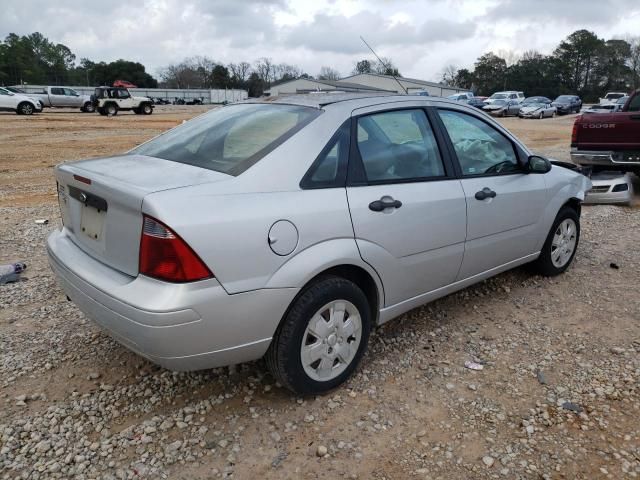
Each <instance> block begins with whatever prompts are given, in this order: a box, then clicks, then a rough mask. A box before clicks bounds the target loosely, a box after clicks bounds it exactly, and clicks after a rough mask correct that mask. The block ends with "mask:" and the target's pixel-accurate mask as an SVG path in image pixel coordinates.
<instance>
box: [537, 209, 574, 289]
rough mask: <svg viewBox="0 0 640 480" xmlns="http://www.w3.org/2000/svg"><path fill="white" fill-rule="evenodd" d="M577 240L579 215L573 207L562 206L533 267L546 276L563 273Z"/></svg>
mask: <svg viewBox="0 0 640 480" xmlns="http://www.w3.org/2000/svg"><path fill="white" fill-rule="evenodd" d="M579 241H580V217H579V216H578V213H577V212H576V211H575V210H574V209H573V208H571V207H563V208H562V209H561V210H560V212H558V215H557V216H556V219H555V221H554V222H553V226H552V227H551V231H550V232H549V235H547V239H546V241H545V242H544V245H543V247H542V251H541V252H540V256H539V257H538V259H537V260H536V261H535V262H534V267H535V268H536V270H537V271H538V272H539V273H540V274H542V275H545V276H547V277H552V276H555V275H559V274H561V273H563V272H564V271H565V270H566V269H567V268H569V265H571V262H572V261H573V257H575V254H576V250H577V249H578V243H579Z"/></svg>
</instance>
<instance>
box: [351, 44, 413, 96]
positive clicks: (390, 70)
mask: <svg viewBox="0 0 640 480" xmlns="http://www.w3.org/2000/svg"><path fill="white" fill-rule="evenodd" d="M360 40H362V43H364V44H365V45H366V46H367V48H368V49H369V50H371V53H373V54H374V55H375V56H376V58H377V59H378V61H379V62H380V63H381V64H382V66H383V67H384V68H386V69H387V71H389V72H391V76H392V77H393V79H394V80H395V81H396V82H398V85H400V88H401V89H402V90H404V93H405V95H409V91H408V90H407V89H406V88H404V85H402V83H400V80H398V78H397V77H396V76H395V75H394V74H393V70H392V69H391V68H390V67H389V65H387V64H386V63H384V62H383V61H382V59H381V58H380V57H379V56H378V54H377V53H376V52H374V51H373V48H371V45H369V44H368V43H367V41H366V40H365V39H364V38H363V37H362V35H360Z"/></svg>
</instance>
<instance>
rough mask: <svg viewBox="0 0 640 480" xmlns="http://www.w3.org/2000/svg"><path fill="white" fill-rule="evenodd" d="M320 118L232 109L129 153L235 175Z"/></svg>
mask: <svg viewBox="0 0 640 480" xmlns="http://www.w3.org/2000/svg"><path fill="white" fill-rule="evenodd" d="M319 114H320V110H317V109H315V108H310V107H301V106H296V105H274V104H241V105H230V106H228V107H222V108H218V109H216V110H212V111H211V112H209V113H206V114H204V115H201V116H199V117H197V118H195V119H193V120H191V121H189V122H186V123H184V124H183V125H180V126H179V127H176V128H174V129H173V130H169V131H168V132H167V133H165V134H164V135H161V136H159V137H157V138H154V139H153V140H151V141H149V142H147V143H144V144H142V145H140V146H139V147H137V148H134V149H133V150H131V151H130V152H129V153H130V154H132V155H147V156H150V157H157V158H162V159H165V160H173V161H174V162H180V163H186V164H189V165H195V166H196V167H202V168H207V169H209V170H215V171H216V172H222V173H226V174H229V175H234V176H236V175H240V174H241V173H242V172H244V171H245V170H247V169H248V168H249V167H251V166H252V165H254V164H255V163H256V162H257V161H258V160H260V159H261V158H262V157H264V156H265V155H267V154H268V153H269V152H271V151H272V150H273V149H275V148H276V147H277V146H278V145H280V144H282V143H283V142H284V141H285V140H287V139H288V138H289V137H291V136H292V135H293V134H295V133H296V132H298V131H299V130H300V129H302V128H303V127H304V126H305V125H307V124H308V123H309V122H310V121H312V120H313V119H314V118H316V117H317V116H318V115H319Z"/></svg>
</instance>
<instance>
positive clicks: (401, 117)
mask: <svg viewBox="0 0 640 480" xmlns="http://www.w3.org/2000/svg"><path fill="white" fill-rule="evenodd" d="M361 128H362V130H364V131H365V132H366V133H367V136H366V139H365V136H364V135H362V136H361V135H360V134H358V151H359V153H360V157H361V158H362V164H363V167H364V171H365V174H366V176H367V180H368V182H369V183H376V182H393V181H407V180H416V179H424V178H432V177H443V176H445V170H444V165H443V163H442V158H441V157H440V151H439V150H438V145H437V143H436V140H435V137H434V134H433V131H432V130H431V125H430V124H429V120H428V119H427V116H426V114H425V112H424V110H421V109H412V110H395V111H390V112H382V113H376V114H373V115H366V116H363V117H360V118H358V131H360V129H361Z"/></svg>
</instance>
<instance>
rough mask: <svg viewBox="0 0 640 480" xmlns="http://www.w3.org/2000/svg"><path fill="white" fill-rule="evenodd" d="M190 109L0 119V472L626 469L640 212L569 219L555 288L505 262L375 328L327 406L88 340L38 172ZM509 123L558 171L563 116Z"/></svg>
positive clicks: (420, 475) (628, 473)
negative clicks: (59, 263)
mask: <svg viewBox="0 0 640 480" xmlns="http://www.w3.org/2000/svg"><path fill="white" fill-rule="evenodd" d="M205 109H206V108H205V107H160V108H158V109H157V111H156V112H155V113H154V114H153V115H151V116H149V117H143V116H137V115H133V114H121V115H118V116H117V117H114V118H104V117H100V116H98V115H92V114H81V113H78V112H71V111H68V112H65V111H54V112H47V113H44V114H41V115H36V116H33V117H31V118H29V117H21V116H16V115H12V114H0V264H3V263H8V262H10V261H16V260H25V261H26V262H27V263H28V264H29V269H28V271H27V274H26V275H25V276H24V277H23V280H22V281H21V282H19V283H16V284H10V285H5V286H0V405H1V407H0V478H6V479H14V478H42V479H45V478H46V479H48V478H87V479H89V478H178V479H183V478H184V479H187V478H203V479H204V478H230V477H232V478H238V479H245V478H278V479H282V478H287V479H288V478H290V479H298V478H323V479H334V478H360V479H403V478H416V479H453V478H456V479H471V478H473V479H483V478H509V479H513V478H531V479H539V478H543V479H574V478H584V479H593V478H612V479H620V478H638V477H640V421H639V420H638V419H639V418H640V295H638V288H637V286H638V283H639V282H638V281H639V280H640V274H639V272H640V254H639V253H638V241H639V240H640V233H639V232H640V209H638V208H637V207H635V208H627V207H615V206H597V207H584V209H583V220H582V238H581V243H580V248H579V250H578V254H577V257H576V260H575V262H574V265H573V266H572V267H571V268H570V269H569V271H568V272H567V273H566V274H564V275H562V276H560V277H557V278H554V279H545V278H541V277H538V276H533V275H531V274H530V273H529V272H528V271H526V270H525V269H518V270H515V271H512V272H508V273H505V274H502V275H500V276H498V277H496V278H494V279H491V280H489V281H487V282H484V283H482V284H479V285H477V286H474V287H471V288H468V289H466V290H464V291H461V292H459V293H457V294H454V295H451V296H449V297H447V298H444V299H442V300H439V301H437V302H434V303H432V304H430V305H428V306H425V307H422V308H419V309H416V310H413V311H412V312H410V313H408V314H406V315H404V316H403V317H401V318H400V319H398V320H396V321H394V322H391V323H389V324H386V325H385V326H383V327H382V328H379V329H378V330H377V331H376V332H375V333H374V335H373V336H372V338H371V342H370V348H369V353H368V355H367V356H366V357H365V359H364V362H363V365H362V367H361V368H360V370H359V371H358V373H357V374H356V375H355V376H354V377H353V378H352V379H351V380H350V381H349V382H348V383H347V384H346V385H345V386H344V387H343V388H340V389H338V390H336V391H335V392H333V393H331V394H330V395H327V396H324V397H317V398H296V397H295V396H292V395H291V394H289V393H288V392H287V391H285V390H283V389H281V388H279V386H278V385H277V384H274V380H273V379H272V378H271V376H270V375H269V374H268V372H267V371H266V368H265V367H264V365H263V363H262V362H255V363H252V364H248V365H242V366H239V367H238V368H237V369H235V370H233V371H229V370H228V369H218V370H213V371H205V372H196V373H189V374H174V373H171V372H168V371H164V370H162V369H159V368H157V367H155V366H154V365H152V364H150V363H148V362H147V361H145V360H143V359H141V358H139V357H137V356H136V355H134V354H132V353H129V352H128V351H127V350H125V349H124V348H123V347H121V346H119V345H118V344H116V343H115V342H113V341H112V340H111V339H110V338H109V337H107V336H106V335H105V334H103V333H102V332H101V331H100V330H99V329H98V328H97V327H96V326H95V325H94V324H93V323H91V322H90V321H88V320H87V319H86V318H85V317H84V316H83V315H82V314H81V313H80V312H79V311H78V310H77V309H76V308H75V306H74V305H73V304H72V303H70V302H67V301H66V299H65V297H64V295H63V293H62V291H61V290H60V289H59V288H58V287H57V285H56V284H55V281H54V278H53V276H52V274H51V272H50V270H49V268H48V265H47V262H46V258H45V253H44V246H43V245H44V240H45V238H46V235H47V234H48V232H50V231H51V230H52V229H54V228H57V226H58V224H59V221H58V208H57V203H56V197H55V183H54V181H53V177H52V167H53V166H54V165H55V164H57V163H59V162H62V161H67V160H73V159H80V158H86V157H92V156H101V155H108V154H112V153H117V152H122V151H124V150H126V149H128V148H130V147H133V146H134V145H136V144H138V143H140V142H142V141H144V140H146V139H148V138H149V137H151V136H153V135H155V134H157V133H159V132H161V131H163V130H165V129H167V128H169V127H172V126H174V125H176V124H178V123H179V122H181V121H182V120H184V119H188V118H190V117H192V116H194V115H195V114H196V113H199V112H201V111H203V110H205ZM504 123H505V124H506V125H507V127H508V128H510V129H511V130H512V131H513V132H514V133H516V134H517V135H518V136H519V137H520V138H522V139H523V140H524V141H525V142H526V143H527V144H528V145H529V146H531V147H532V148H534V149H535V150H537V151H538V152H539V153H542V154H547V155H550V156H553V157H555V158H558V159H564V160H568V143H569V136H570V130H571V125H572V123H573V119H572V118H571V117H560V118H556V119H549V120H542V121H538V120H530V121H527V120H519V119H506V120H505V121H504ZM36 219H49V224H48V225H37V224H35V220H36ZM474 358H475V359H477V360H480V361H482V362H484V364H485V367H484V370H482V371H471V370H467V369H465V368H464V367H463V364H464V362H465V360H471V359H474ZM325 452H326V454H325ZM319 454H320V455H319ZM322 454H324V455H322Z"/></svg>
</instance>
